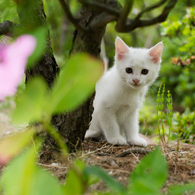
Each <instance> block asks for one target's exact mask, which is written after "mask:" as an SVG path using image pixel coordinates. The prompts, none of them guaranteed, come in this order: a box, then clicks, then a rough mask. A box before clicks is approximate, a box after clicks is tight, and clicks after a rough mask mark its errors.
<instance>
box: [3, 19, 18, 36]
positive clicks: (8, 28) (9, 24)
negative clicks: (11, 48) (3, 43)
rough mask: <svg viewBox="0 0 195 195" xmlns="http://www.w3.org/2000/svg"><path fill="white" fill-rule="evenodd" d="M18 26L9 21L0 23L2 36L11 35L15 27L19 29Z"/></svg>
mask: <svg viewBox="0 0 195 195" xmlns="http://www.w3.org/2000/svg"><path fill="white" fill-rule="evenodd" d="M17 26H18V25H17V24H14V23H13V22H11V21H9V20H5V21H4V22H2V23H0V35H9V34H10V33H11V31H12V30H13V28H14V27H17Z"/></svg>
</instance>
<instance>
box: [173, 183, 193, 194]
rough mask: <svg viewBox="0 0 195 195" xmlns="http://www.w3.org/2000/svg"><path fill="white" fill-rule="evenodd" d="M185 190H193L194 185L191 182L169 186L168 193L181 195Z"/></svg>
mask: <svg viewBox="0 0 195 195" xmlns="http://www.w3.org/2000/svg"><path fill="white" fill-rule="evenodd" d="M187 191H195V185H194V184H193V183H192V184H186V185H183V186H171V187H170V188H169V194H170V195H181V194H184V193H186V192H187Z"/></svg>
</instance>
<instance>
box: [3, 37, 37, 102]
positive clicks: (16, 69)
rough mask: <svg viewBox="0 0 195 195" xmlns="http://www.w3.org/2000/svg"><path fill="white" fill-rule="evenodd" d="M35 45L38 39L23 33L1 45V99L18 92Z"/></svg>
mask: <svg viewBox="0 0 195 195" xmlns="http://www.w3.org/2000/svg"><path fill="white" fill-rule="evenodd" d="M35 47H36V39H35V38H34V37H33V36H31V35H22V36H20V37H18V38H17V39H16V40H15V41H14V42H13V43H11V44H9V45H3V44H1V45H0V101H1V100H3V99H4V98H5V97H7V96H12V95H14V94H15V93H16V90H17V87H18V85H19V84H20V82H21V81H22V79H23V76H24V72H25V67H26V64H27V60H28V57H29V56H30V55H31V54H32V53H33V51H34V49H35Z"/></svg>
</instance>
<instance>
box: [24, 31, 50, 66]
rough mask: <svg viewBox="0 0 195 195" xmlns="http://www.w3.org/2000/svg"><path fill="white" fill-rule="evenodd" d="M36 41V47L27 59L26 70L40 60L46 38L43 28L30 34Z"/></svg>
mask: <svg viewBox="0 0 195 195" xmlns="http://www.w3.org/2000/svg"><path fill="white" fill-rule="evenodd" d="M30 34H31V35H33V36H34V37H35V38H36V40H37V45H36V48H35V50H34V52H33V53H32V55H31V56H30V57H29V58H28V63H27V68H30V67H32V66H33V65H35V63H36V62H37V61H38V60H40V58H41V56H42V55H43V53H44V51H45V48H46V38H47V29H46V28H45V27H40V28H38V29H36V30H35V31H33V32H30Z"/></svg>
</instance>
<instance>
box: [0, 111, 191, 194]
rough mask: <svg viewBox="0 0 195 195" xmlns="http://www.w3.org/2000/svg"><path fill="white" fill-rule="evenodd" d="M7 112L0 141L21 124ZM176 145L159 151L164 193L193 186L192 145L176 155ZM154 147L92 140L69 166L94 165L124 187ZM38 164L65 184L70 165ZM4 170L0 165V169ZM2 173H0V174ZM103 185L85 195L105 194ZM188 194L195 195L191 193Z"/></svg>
mask: <svg viewBox="0 0 195 195" xmlns="http://www.w3.org/2000/svg"><path fill="white" fill-rule="evenodd" d="M9 114H10V113H9V110H6V109H5V108H3V109H1V110H0V140H1V139H2V138H3V137H4V136H6V135H9V134H14V133H15V132H17V131H19V130H20V129H22V128H24V126H25V124H24V125H20V126H17V127H16V126H13V125H11V123H10V115H9ZM175 145H176V143H172V145H170V146H169V147H167V148H166V149H162V150H163V152H164V156H165V158H166V160H167V164H168V179H167V181H166V183H165V185H164V187H163V189H162V191H163V192H166V191H167V187H168V186H171V185H173V184H181V185H182V184H186V183H192V182H194V183H195V145H189V144H180V149H179V152H177V151H176V146H175ZM155 147H156V145H155V144H152V143H150V144H149V146H148V147H146V148H141V147H140V148H139V147H132V146H129V145H126V146H113V145H111V144H109V143H107V142H105V141H101V142H96V141H92V140H88V141H84V142H83V145H82V149H81V150H80V151H77V152H76V153H74V154H71V155H70V157H69V163H68V164H71V163H72V162H73V160H74V159H76V158H79V159H82V160H83V161H85V162H86V164H87V165H96V166H99V167H101V168H103V169H104V170H105V171H106V172H107V173H108V174H109V175H112V176H113V177H115V178H116V179H117V180H118V181H120V182H121V183H122V184H123V185H125V186H126V185H127V184H128V181H129V175H130V174H131V172H132V170H133V169H134V168H135V166H136V165H137V164H138V163H139V162H140V161H141V159H142V158H143V157H144V156H145V155H147V153H148V152H150V151H152V150H153V149H154V148H155ZM38 164H39V165H40V166H42V167H44V168H46V169H47V170H49V171H50V172H52V174H53V175H55V176H56V177H58V178H59V179H60V180H61V182H64V181H65V177H66V174H67V173H68V170H69V166H68V165H67V163H61V162H59V161H56V160H50V161H47V162H46V161H41V160H40V161H39V162H38ZM2 169H3V167H1V166H0V170H2ZM0 172H1V171H0ZM107 190H108V189H107V187H106V186H105V185H104V184H103V182H101V181H100V182H98V183H97V184H93V185H92V186H90V189H89V191H88V192H87V193H86V195H89V194H91V192H94V191H107ZM188 194H195V192H191V193H188Z"/></svg>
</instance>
